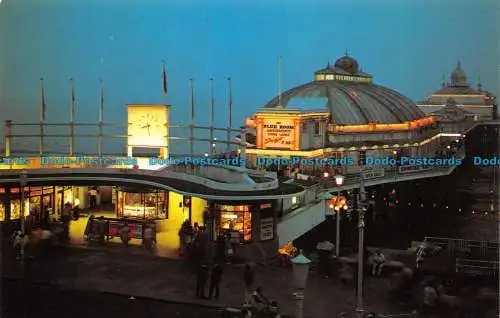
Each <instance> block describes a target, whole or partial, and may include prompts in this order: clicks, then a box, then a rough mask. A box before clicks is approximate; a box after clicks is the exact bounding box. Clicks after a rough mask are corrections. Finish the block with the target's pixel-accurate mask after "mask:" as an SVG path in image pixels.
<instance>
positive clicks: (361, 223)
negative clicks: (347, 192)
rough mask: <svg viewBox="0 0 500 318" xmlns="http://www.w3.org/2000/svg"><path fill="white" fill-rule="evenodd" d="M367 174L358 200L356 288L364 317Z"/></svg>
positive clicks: (357, 300) (362, 180) (358, 305)
mask: <svg viewBox="0 0 500 318" xmlns="http://www.w3.org/2000/svg"><path fill="white" fill-rule="evenodd" d="M364 178H365V176H364V173H363V171H361V181H360V184H359V200H358V235H359V236H358V281H357V288H356V312H357V314H358V317H360V318H361V317H363V312H364V309H363V274H364V260H363V258H364V255H363V254H364V245H365V243H364V239H365V236H364V235H365V203H366V193H365V185H364V182H365V180H364Z"/></svg>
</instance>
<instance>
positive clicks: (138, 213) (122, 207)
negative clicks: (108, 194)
mask: <svg viewBox="0 0 500 318" xmlns="http://www.w3.org/2000/svg"><path fill="white" fill-rule="evenodd" d="M115 196H116V200H115V202H116V214H117V216H118V217H126V218H137V219H157V218H166V217H167V210H168V199H167V198H168V195H167V194H166V192H164V191H158V192H148V193H136V192H123V191H116V194H115Z"/></svg>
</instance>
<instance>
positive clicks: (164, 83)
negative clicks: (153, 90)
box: [161, 61, 167, 95]
mask: <svg viewBox="0 0 500 318" xmlns="http://www.w3.org/2000/svg"><path fill="white" fill-rule="evenodd" d="M161 78H162V89H163V94H165V95H166V94H167V67H166V65H165V61H163V69H162V74H161Z"/></svg>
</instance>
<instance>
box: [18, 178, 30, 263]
mask: <svg viewBox="0 0 500 318" xmlns="http://www.w3.org/2000/svg"><path fill="white" fill-rule="evenodd" d="M27 179H28V174H27V173H26V171H21V172H20V173H19V184H20V185H21V207H20V208H21V211H20V212H21V214H20V217H19V221H20V223H21V233H22V234H23V235H26V228H25V224H24V187H25V186H26V184H27V183H28V182H27ZM21 262H24V244H21Z"/></svg>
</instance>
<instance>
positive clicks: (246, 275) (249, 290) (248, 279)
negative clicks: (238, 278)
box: [243, 264, 254, 304]
mask: <svg viewBox="0 0 500 318" xmlns="http://www.w3.org/2000/svg"><path fill="white" fill-rule="evenodd" d="M243 280H244V282H245V304H248V303H250V301H251V299H252V294H253V287H254V273H253V271H252V268H251V267H250V264H247V265H245V271H244V272H243Z"/></svg>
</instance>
